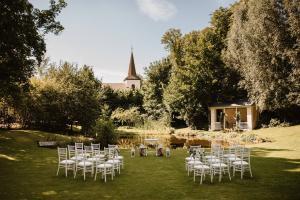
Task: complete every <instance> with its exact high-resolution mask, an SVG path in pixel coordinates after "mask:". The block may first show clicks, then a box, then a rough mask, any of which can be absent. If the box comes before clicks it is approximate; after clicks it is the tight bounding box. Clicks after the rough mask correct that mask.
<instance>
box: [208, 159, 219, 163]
mask: <svg viewBox="0 0 300 200" xmlns="http://www.w3.org/2000/svg"><path fill="white" fill-rule="evenodd" d="M207 162H209V163H219V162H220V159H218V158H212V159H208V160H207Z"/></svg>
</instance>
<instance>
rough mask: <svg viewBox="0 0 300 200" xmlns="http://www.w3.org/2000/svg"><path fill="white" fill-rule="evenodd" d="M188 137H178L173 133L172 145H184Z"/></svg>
mask: <svg viewBox="0 0 300 200" xmlns="http://www.w3.org/2000/svg"><path fill="white" fill-rule="evenodd" d="M185 142H186V139H184V138H177V137H176V136H175V135H171V137H170V145H171V146H173V147H183V146H184V143H185Z"/></svg>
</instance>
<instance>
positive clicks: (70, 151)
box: [68, 145, 75, 159]
mask: <svg viewBox="0 0 300 200" xmlns="http://www.w3.org/2000/svg"><path fill="white" fill-rule="evenodd" d="M68 154H69V159H71V158H72V157H74V156H75V146H73V145H68Z"/></svg>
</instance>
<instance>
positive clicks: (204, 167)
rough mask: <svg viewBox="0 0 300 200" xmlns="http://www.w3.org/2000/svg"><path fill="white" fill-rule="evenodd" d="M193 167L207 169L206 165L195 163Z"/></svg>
mask: <svg viewBox="0 0 300 200" xmlns="http://www.w3.org/2000/svg"><path fill="white" fill-rule="evenodd" d="M194 169H209V166H207V165H196V166H195V167H194Z"/></svg>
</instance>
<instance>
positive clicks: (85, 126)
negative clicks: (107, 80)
mask: <svg viewBox="0 0 300 200" xmlns="http://www.w3.org/2000/svg"><path fill="white" fill-rule="evenodd" d="M100 89H101V82H100V81H99V80H98V79H96V78H95V76H94V73H93V71H92V69H91V68H90V67H88V66H86V65H85V66H83V67H81V68H78V67H77V66H75V65H72V64H70V63H67V62H66V63H63V64H62V65H61V66H59V67H55V66H51V67H50V68H49V70H48V71H47V72H46V73H45V75H44V76H40V77H38V76H35V77H33V78H31V88H30V93H29V94H25V95H24V98H23V102H22V103H20V105H19V106H18V108H17V109H18V111H19V112H20V114H21V116H22V117H23V119H24V123H25V124H26V125H28V126H35V127H38V128H42V129H50V130H63V129H65V128H66V125H67V124H71V125H72V124H73V122H75V121H77V122H78V124H79V125H81V127H82V129H81V131H82V133H85V134H87V133H89V132H90V131H91V126H92V125H93V124H94V122H95V120H96V119H97V118H98V116H99V114H100V104H99V99H100V98H99V91H100Z"/></svg>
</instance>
